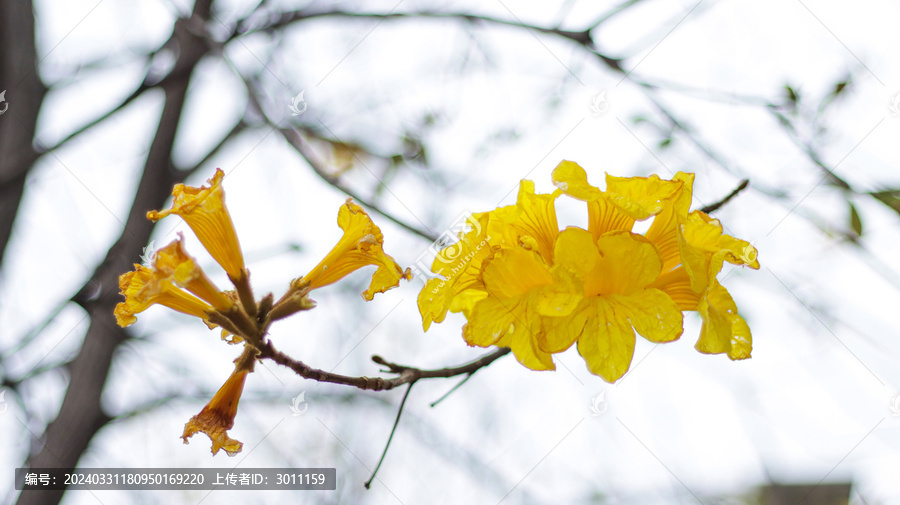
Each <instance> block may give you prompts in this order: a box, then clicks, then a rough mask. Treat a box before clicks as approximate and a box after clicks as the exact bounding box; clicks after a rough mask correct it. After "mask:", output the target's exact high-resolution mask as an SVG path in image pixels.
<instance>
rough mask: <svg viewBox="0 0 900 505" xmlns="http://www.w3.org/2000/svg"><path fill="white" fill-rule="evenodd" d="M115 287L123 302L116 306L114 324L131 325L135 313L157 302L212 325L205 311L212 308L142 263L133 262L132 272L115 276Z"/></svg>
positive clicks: (164, 275)
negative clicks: (116, 281) (116, 286)
mask: <svg viewBox="0 0 900 505" xmlns="http://www.w3.org/2000/svg"><path fill="white" fill-rule="evenodd" d="M119 290H120V291H121V293H122V295H124V296H125V301H124V302H121V303H119V304H118V305H116V309H115V315H116V323H118V325H119V326H122V327H125V326H128V325H131V324H134V322H135V321H137V318H135V317H134V315H135V314H137V313H140V312H143V311H145V310H147V308H148V307H150V306H151V305H153V304H154V303H158V304H160V305H163V306H165V307H169V308H170V309H172V310H176V311H178V312H182V313H184V314H187V315H190V316H195V317H199V318H200V319H203V321H204V322H205V323H206V325H207V326H209V327H210V328H213V327H214V326H215V325H213V324H211V323H209V322H208V321H207V317H208V316H207V312H209V311H211V310H213V307H212V306H211V305H209V304H207V303H206V302H204V301H203V300H201V299H199V298H197V297H195V296H193V295H191V294H190V293H187V292H185V291H183V290H181V289H179V288H178V287H177V286H175V285H174V284H173V283H172V280H171V278H170V277H169V276H168V275H166V274H160V273H159V272H157V271H154V270H151V269H149V268H147V267H145V266H143V265H138V264H135V265H134V271H133V272H126V273H124V274H122V275H120V276H119Z"/></svg>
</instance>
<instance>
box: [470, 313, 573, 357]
mask: <svg viewBox="0 0 900 505" xmlns="http://www.w3.org/2000/svg"><path fill="white" fill-rule="evenodd" d="M528 301H529V300H527V299H522V300H500V299H498V298H495V297H487V298H484V299H482V300H480V301H478V302H477V303H476V304H475V306H474V308H473V309H472V312H471V314H469V317H468V319H469V322H468V323H466V324H465V326H463V338H464V339H465V340H466V342H467V343H468V344H469V345H477V346H479V347H488V346H490V345H497V346H499V347H509V348H510V349H512V352H513V354H514V355H515V356H516V359H517V360H518V361H519V362H520V363H522V364H523V365H525V366H526V367H528V368H530V369H532V370H555V369H556V366H555V365H554V364H553V360H552V359H551V358H550V354H549V353H547V352H545V351H543V350H542V349H540V347H539V346H538V345H537V336H538V334H539V333H540V322H539V316H537V315H534V314H533V313H531V312H530V311H529V310H528Z"/></svg>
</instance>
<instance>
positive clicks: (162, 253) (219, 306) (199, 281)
mask: <svg viewBox="0 0 900 505" xmlns="http://www.w3.org/2000/svg"><path fill="white" fill-rule="evenodd" d="M153 267H154V268H155V269H156V270H157V271H158V272H160V273H161V274H163V275H167V276H168V277H169V278H171V279H172V280H173V281H174V282H175V283H176V284H177V285H178V286H180V287H182V288H184V289H187V290H188V291H190V292H191V293H193V294H194V295H196V296H198V297H199V298H200V299H202V300H204V301H205V302H207V303H209V304H210V305H212V306H213V307H214V308H215V309H216V310H218V311H219V312H227V311H228V310H229V309H230V308H231V307H233V306H234V303H233V302H232V301H231V299H230V298H229V297H228V296H227V295H226V294H225V293H223V292H222V291H220V290H219V288H217V287H216V285H215V284H213V282H212V281H211V280H210V279H209V277H207V276H206V273H204V272H203V270H202V269H201V268H200V267H199V266H197V263H196V262H195V261H194V258H193V257H191V255H189V254H188V253H187V251H186V250H185V248H184V236H183V235H182V234H181V233H179V234H178V238H177V239H175V240H174V241H172V243H170V244H169V245H167V246H165V247H163V248H162V249H160V250H159V251H157V252H156V259H155V260H154V262H153Z"/></svg>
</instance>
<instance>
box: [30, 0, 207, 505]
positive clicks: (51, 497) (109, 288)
mask: <svg viewBox="0 0 900 505" xmlns="http://www.w3.org/2000/svg"><path fill="white" fill-rule="evenodd" d="M211 2H212V0H205V1H204V0H201V1H198V2H197V3H196V4H195V6H194V11H193V17H194V19H206V18H207V17H208V16H209V12H210V4H211ZM185 23H186V21H184V20H179V21H178V22H176V26H175V30H174V33H173V38H174V39H175V40H176V41H177V42H178V44H179V48H180V52H179V55H178V59H177V60H176V64H175V70H174V71H175V72H186V73H190V71H191V70H192V69H193V68H194V67H195V66H196V65H197V63H198V62H199V61H200V59H201V58H202V57H203V56H204V55H205V54H206V53H207V51H208V46H207V44H206V43H205V41H204V40H203V39H202V38H199V37H197V36H196V35H194V34H193V33H191V31H190V30H187V29H186V26H185ZM162 89H163V91H164V92H165V95H166V98H165V105H164V106H163V112H162V115H161V117H160V120H159V126H158V128H157V131H156V135H155V137H154V138H153V142H152V143H151V145H150V151H149V152H148V154H147V160H146V163H145V166H144V172H143V175H142V177H141V181H140V183H139V185H138V189H137V193H136V195H135V198H134V204H133V205H132V208H131V210H130V212H129V215H128V219H127V221H126V224H125V229H124V230H123V231H122V235H121V236H120V237H119V239H118V240H117V241H116V243H115V244H114V245H113V246H112V247H111V248H110V250H109V253H108V254H107V256H106V258H105V259H104V261H103V262H102V263H101V264H100V265H99V266H98V267H97V269H96V270H95V272H94V274H93V275H92V277H91V279H89V280H88V282H87V283H86V284H85V286H84V287H83V288H82V289H81V290H80V291H79V293H78V294H76V295H75V296H74V297H73V299H72V300H73V301H74V302H75V303H77V304H79V305H81V306H82V307H83V308H84V309H85V311H87V313H88V315H89V316H90V318H91V323H90V326H89V328H88V331H87V334H86V335H85V337H84V342H83V344H82V346H81V349H80V350H79V351H78V355H77V356H76V357H75V359H74V360H72V362H71V363H70V364H69V366H68V368H69V371H70V381H69V385H68V387H67V389H66V394H65V397H64V399H63V402H62V406H61V408H60V410H59V414H58V415H57V417H56V419H54V420H53V421H52V422H51V423H50V424H49V425H48V426H47V429H46V432H45V433H44V435H43V436H42V437H41V438H42V441H43V444H44V445H43V448H42V449H41V450H40V452H38V453H37V454H35V455H33V456H32V457H31V458H29V461H28V462H27V465H26V466H30V467H65V468H74V467H76V466H77V464H78V460H79V459H80V458H81V455H82V454H83V453H84V451H85V450H86V449H87V447H88V444H89V443H90V441H91V439H92V438H93V437H94V435H95V434H96V433H97V431H98V430H99V429H100V428H101V427H103V425H104V424H106V423H107V422H108V421H109V419H110V418H109V416H108V415H107V414H105V413H104V411H103V408H102V406H101V403H100V397H101V392H102V391H103V387H104V384H105V383H106V378H107V375H108V374H109V370H110V366H111V364H112V359H113V356H114V354H115V351H116V349H118V347H119V346H120V345H121V343H122V342H123V341H124V340H125V339H126V337H127V334H126V332H125V330H124V329H123V328H120V327H119V326H118V325H116V323H115V320H114V318H113V317H112V312H113V309H114V308H115V306H116V303H117V302H118V301H119V295H118V276H119V274H120V273H121V272H125V271H128V270H129V269H130V266H131V263H132V259H133V258H136V257H138V256H139V254H140V252H141V248H142V247H143V246H144V244H146V243H147V240H149V237H150V233H151V232H152V231H153V223H151V222H150V221H148V220H147V219H146V217H145V214H146V212H147V210H149V209H152V208H158V207H160V206H162V204H163V203H165V200H166V198H168V196H169V193H170V190H171V187H172V184H174V183H176V182H178V181H179V180H180V178H181V176H183V175H184V174H183V173H182V174H177V173H175V172H174V171H173V170H172V162H171V159H172V147H173V145H174V142H175V132H176V129H177V126H178V122H179V120H180V119H181V115H182V112H183V109H184V102H185V95H186V94H187V89H188V81H187V80H174V81H169V82H168V83H166V84H164V85H163V86H162ZM62 496H63V491H23V492H22V493H21V494H20V495H19V498H18V501H17V503H18V504H19V505H32V504H33V505H37V504H56V503H59V501H60V500H61V499H62Z"/></svg>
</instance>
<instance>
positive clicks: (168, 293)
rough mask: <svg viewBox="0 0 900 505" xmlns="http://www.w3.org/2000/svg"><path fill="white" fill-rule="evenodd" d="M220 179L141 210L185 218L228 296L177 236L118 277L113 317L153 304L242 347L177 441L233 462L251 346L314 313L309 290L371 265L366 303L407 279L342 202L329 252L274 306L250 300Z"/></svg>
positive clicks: (358, 212) (127, 319)
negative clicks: (278, 324) (279, 324)
mask: <svg viewBox="0 0 900 505" xmlns="http://www.w3.org/2000/svg"><path fill="white" fill-rule="evenodd" d="M224 177H225V174H224V172H222V170H219V169H217V170H216V174H215V176H214V177H213V178H212V179H209V180H208V181H207V182H208V183H209V185H208V186H201V187H199V188H194V187H190V186H185V185H183V184H177V185H175V187H174V188H173V190H172V196H173V197H174V203H173V205H172V208H171V209H168V210H164V211H161V212H158V211H151V212H148V213H147V218H148V219H150V220H152V221H157V220H159V219H162V218H163V217H166V216H169V215H172V214H175V215H178V216H180V217H181V218H182V219H184V221H185V222H186V223H187V225H188V226H189V227H190V228H191V230H192V231H193V232H194V234H195V235H196V236H197V238H198V239H199V240H200V243H201V244H202V245H203V247H204V248H205V249H206V250H207V251H208V252H209V254H210V256H212V258H213V259H214V260H215V261H216V262H217V263H218V264H219V265H220V266H221V267H222V268H223V269H224V270H225V272H226V273H227V274H228V278H229V280H230V281H231V282H232V284H234V287H235V290H234V291H222V290H220V289H219V288H218V287H216V286H215V284H213V282H212V281H211V280H210V279H209V278H208V277H207V275H206V274H205V273H204V272H203V270H202V269H200V267H199V266H197V264H196V261H195V260H194V258H192V257H191V256H190V255H189V254H188V253H187V251H186V250H185V248H184V238H183V237H182V236H181V234H179V236H178V238H177V239H176V240H175V241H173V242H172V243H170V244H169V245H167V246H166V247H164V248H162V249H160V250H159V251H157V253H156V255H155V258H154V259H153V265H152V267H146V266H142V265H137V264H136V265H135V270H134V271H133V272H127V273H124V274H122V275H121V276H120V277H119V288H120V290H121V292H122V295H123V296H124V297H125V301H124V302H122V303H119V304H118V305H117V306H116V309H115V316H116V322H117V323H118V324H119V325H120V326H123V327H124V326H128V325H131V324H133V323H134V322H135V321H136V320H137V318H136V317H135V314H137V313H140V312H143V311H144V310H146V309H147V308H149V307H150V306H151V305H153V304H159V305H163V306H165V307H168V308H170V309H173V310H176V311H178V312H182V313H185V314H188V315H191V316H195V317H198V318H200V319H202V320H203V321H204V322H205V323H206V325H207V326H208V327H209V328H214V327H216V326H219V327H221V328H222V331H223V338H225V336H227V335H231V336H232V338H231V339H230V340H228V342H229V343H238V342H244V352H243V353H242V354H241V356H240V357H239V358H238V359H237V360H235V368H234V372H232V374H231V376H230V377H229V378H228V380H227V381H226V382H225V384H224V385H223V386H222V387H221V388H220V389H219V391H218V392H216V394H215V396H213V398H212V400H211V401H210V402H209V403H208V404H207V405H206V406H205V407H204V408H203V410H201V411H200V413H199V414H197V415H196V416H194V417H192V418H191V419H190V421H188V423H187V424H185V428H184V433H183V435H182V438H183V439H184V443H187V442H188V438H190V437H191V436H193V435H194V434H195V433H197V432H203V433H205V434H206V435H207V436H209V438H210V439H211V440H212V453H213V454H216V453H217V452H218V451H219V449H224V450H225V452H226V453H227V454H228V455H229V456H234V455H235V454H237V453H238V452H240V451H241V448H242V446H243V444H242V443H241V442H239V441H237V440H234V439H232V438H230V437H229V436H228V433H227V431H228V430H229V429H230V428H231V427H232V426H233V425H234V418H235V416H236V415H237V406H238V402H239V401H240V397H241V393H242V392H243V389H244V383H245V381H246V378H247V375H248V374H249V373H251V372H253V368H254V364H255V357H256V348H254V344H256V345H259V344H261V343H262V339H263V338H264V335H265V333H266V330H267V328H268V326H269V324H270V323H271V322H272V321H275V320H278V319H281V318H284V317H287V316H289V315H291V314H294V313H296V312H298V311H301V310H307V309H310V308H312V307H314V306H315V303H314V302H313V301H312V300H310V299H309V298H308V296H307V295H308V294H309V293H310V291H311V290H313V289H316V288H320V287H322V286H326V285H328V284H332V283H334V282H337V281H338V280H340V279H341V278H343V277H345V276H346V275H348V274H350V273H352V272H354V271H356V270H358V269H359V268H362V267H364V266H367V265H375V266H377V267H378V269H377V270H376V271H375V274H374V275H373V277H372V282H371V284H370V286H369V289H367V290H366V291H365V292H364V293H363V296H364V297H365V299H366V300H371V299H372V297H373V296H374V295H375V293H381V292H384V291H386V290H388V289H390V288H392V287H395V286H397V285H399V283H400V279H401V278H406V279H407V280H408V279H409V278H410V276H411V274H410V272H409V270H408V269H407V270H406V271H403V270H402V269H401V268H400V266H399V265H397V263H396V262H395V261H394V259H393V258H392V257H390V256H388V255H387V254H385V253H384V250H383V249H382V245H383V242H384V237H383V236H382V234H381V230H379V229H378V227H377V226H375V224H374V223H372V220H371V219H370V218H369V216H368V215H367V214H366V213H365V211H364V210H363V209H362V207H360V206H359V205H356V204H355V203H353V202H352V200H349V199H348V200H347V202H346V203H345V204H344V205H342V206H341V208H340V211H339V213H338V225H339V226H340V227H341V229H342V230H343V231H344V236H343V237H342V238H341V239H340V241H338V243H337V245H336V246H335V247H334V249H333V250H332V251H331V252H330V253H328V255H327V256H326V257H325V259H323V260H322V262H320V263H319V265H317V266H316V267H315V268H314V269H313V270H312V271H311V272H310V273H309V274H307V275H306V276H303V277H300V278H298V279H295V280H294V281H292V282H291V285H290V286H291V287H290V289H289V291H288V292H287V293H286V294H285V295H284V296H283V297H282V298H281V299H280V300H279V301H278V302H273V301H272V300H273V297H272V296H271V295H269V296H267V297H264V298H263V300H262V301H260V302H256V300H255V299H254V297H253V293H252V290H251V289H250V284H249V278H250V274H249V272H248V271H247V269H246V268H245V266H244V256H243V253H242V251H241V247H240V243H239V242H238V237H237V233H236V231H235V228H234V223H233V221H232V219H231V214H230V213H229V212H228V209H227V207H226V206H225V191H224V189H223V188H222V180H223V179H224Z"/></svg>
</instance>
